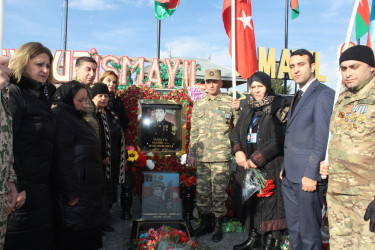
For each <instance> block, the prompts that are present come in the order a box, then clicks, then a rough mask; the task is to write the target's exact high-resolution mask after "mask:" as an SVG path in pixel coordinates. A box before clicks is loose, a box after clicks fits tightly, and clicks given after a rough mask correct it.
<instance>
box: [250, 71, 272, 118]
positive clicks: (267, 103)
mask: <svg viewBox="0 0 375 250" xmlns="http://www.w3.org/2000/svg"><path fill="white" fill-rule="evenodd" d="M255 81H257V82H260V83H261V84H263V85H264V86H265V87H266V88H267V91H266V93H265V95H264V97H263V99H262V100H259V101H257V100H255V98H254V97H253V96H252V95H250V98H249V104H250V106H251V108H252V109H253V110H255V111H259V112H263V113H267V114H269V113H270V112H271V105H272V102H273V100H274V98H275V95H276V94H275V91H274V90H273V89H272V87H271V78H270V76H269V75H267V74H266V73H264V72H261V71H258V72H255V73H254V74H253V75H252V76H251V77H250V78H249V79H247V83H248V84H249V87H250V86H251V84H252V83H253V82H255Z"/></svg>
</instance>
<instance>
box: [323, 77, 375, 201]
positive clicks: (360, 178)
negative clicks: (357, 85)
mask: <svg viewBox="0 0 375 250" xmlns="http://www.w3.org/2000/svg"><path fill="white" fill-rule="evenodd" d="M330 131H331V136H332V137H331V140H330V142H329V163H330V167H329V173H330V175H329V176H330V177H329V178H330V179H329V184H328V185H329V186H328V191H329V192H331V193H341V194H349V195H358V194H360V193H362V192H371V193H373V192H374V190H375V78H373V79H372V80H370V82H369V83H368V84H366V85H365V86H364V87H363V88H362V89H360V90H359V91H358V92H357V93H351V92H350V91H348V90H346V91H344V92H343V93H341V94H340V96H339V98H338V100H337V102H336V104H335V107H334V110H333V113H332V117H331V123H330Z"/></svg>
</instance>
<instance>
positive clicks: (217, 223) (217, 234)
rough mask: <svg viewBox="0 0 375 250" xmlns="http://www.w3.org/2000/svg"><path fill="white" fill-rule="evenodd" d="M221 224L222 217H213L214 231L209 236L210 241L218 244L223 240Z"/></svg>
mask: <svg viewBox="0 0 375 250" xmlns="http://www.w3.org/2000/svg"><path fill="white" fill-rule="evenodd" d="M222 223H223V217H215V230H214V233H213V234H212V236H211V240H212V241H214V242H219V241H221V240H222V239H223V231H222V230H221V224H222Z"/></svg>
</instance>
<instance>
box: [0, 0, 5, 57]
mask: <svg viewBox="0 0 375 250" xmlns="http://www.w3.org/2000/svg"><path fill="white" fill-rule="evenodd" d="M4 5H5V0H0V51H1V55H3V47H4V44H3V41H4V8H5V6H4Z"/></svg>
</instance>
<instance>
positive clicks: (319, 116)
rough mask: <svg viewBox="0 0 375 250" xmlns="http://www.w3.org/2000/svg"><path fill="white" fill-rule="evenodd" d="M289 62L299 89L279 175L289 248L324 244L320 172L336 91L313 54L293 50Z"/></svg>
mask: <svg viewBox="0 0 375 250" xmlns="http://www.w3.org/2000/svg"><path fill="white" fill-rule="evenodd" d="M289 67H290V71H291V74H292V76H293V79H294V81H295V83H297V84H298V85H299V90H298V92H297V94H296V96H295V97H294V99H293V102H292V104H291V106H292V108H291V109H290V110H289V113H288V123H287V129H286V135H285V144H284V145H285V146H284V161H283V165H282V170H281V173H280V178H282V192H283V197H284V204H285V213H286V220H287V227H288V231H289V235H290V247H291V249H303V250H305V249H322V236H321V231H320V227H321V222H322V214H321V209H322V206H323V191H324V189H325V188H326V184H325V183H324V182H322V180H321V178H320V174H319V164H320V161H323V160H324V157H325V151H326V147H327V140H328V127H329V121H330V117H331V114H332V107H333V100H334V95H335V93H334V91H333V90H332V89H331V88H329V87H327V86H325V85H323V84H322V83H320V82H319V81H318V80H317V79H316V78H315V76H314V72H315V63H314V57H313V55H312V54H311V53H310V52H309V51H307V50H305V49H300V50H296V51H294V52H293V53H292V54H291V57H290V62H289Z"/></svg>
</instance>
